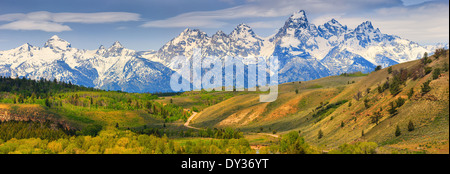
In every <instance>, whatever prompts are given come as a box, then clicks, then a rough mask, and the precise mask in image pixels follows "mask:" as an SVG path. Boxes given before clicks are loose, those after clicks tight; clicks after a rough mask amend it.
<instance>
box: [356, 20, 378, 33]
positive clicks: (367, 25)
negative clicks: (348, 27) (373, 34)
mask: <svg viewBox="0 0 450 174" xmlns="http://www.w3.org/2000/svg"><path fill="white" fill-rule="evenodd" d="M373 30H374V27H373V25H372V22H370V21H365V22H363V23H361V24H359V25H358V26H357V27H356V28H355V31H357V32H364V31H373Z"/></svg>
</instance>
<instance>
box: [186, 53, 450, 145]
mask: <svg viewBox="0 0 450 174" xmlns="http://www.w3.org/2000/svg"><path fill="white" fill-rule="evenodd" d="M448 64H449V58H448V50H447V51H442V50H441V52H440V53H438V54H436V55H434V56H430V57H427V58H426V59H424V58H422V59H420V60H416V61H411V62H406V63H401V64H397V65H393V66H391V67H389V68H384V69H381V70H378V71H374V72H371V73H370V74H367V75H366V74H342V75H339V76H330V77H325V78H320V79H316V80H312V81H306V82H303V81H302V82H289V83H285V84H281V85H279V95H278V98H277V100H276V101H275V102H272V103H260V102H259V101H258V95H257V94H244V95H239V96H235V97H232V98H230V99H227V100H225V101H223V102H220V103H218V104H216V105H213V106H211V107H208V108H205V109H204V110H203V111H202V112H200V113H199V114H198V115H197V116H196V117H195V118H194V119H193V120H192V121H191V126H194V127H217V128H221V127H233V128H239V129H241V130H243V131H244V132H258V133H264V132H265V133H273V132H274V130H275V131H276V132H278V133H277V134H285V133H287V132H289V131H292V130H294V131H298V132H299V133H300V135H301V136H303V137H304V138H305V140H306V141H307V142H309V143H311V144H314V145H316V146H318V147H321V148H323V149H325V150H327V149H333V148H337V147H338V146H340V145H342V144H345V143H355V142H366V141H367V142H376V143H377V144H378V145H380V146H382V148H380V149H379V150H380V151H382V152H383V151H386V152H385V153H390V152H400V151H409V152H411V151H412V152H426V153H448V151H449V144H448V137H449V107H448V104H449V72H448ZM433 76H434V77H433ZM428 80H430V81H429V83H428V84H429V87H430V90H427V88H426V86H427V85H426V83H427V81H428ZM386 82H387V83H386ZM424 86H425V87H424ZM411 90H412V92H411ZM410 125H413V126H410ZM397 127H398V129H399V131H397ZM396 131H397V132H400V133H398V134H399V135H396V133H395V132H396ZM319 132H322V133H323V137H321V138H320V139H319V138H318V134H319Z"/></svg>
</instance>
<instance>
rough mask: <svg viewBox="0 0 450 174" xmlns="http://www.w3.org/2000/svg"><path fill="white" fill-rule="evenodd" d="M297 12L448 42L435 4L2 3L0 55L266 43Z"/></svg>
mask: <svg viewBox="0 0 450 174" xmlns="http://www.w3.org/2000/svg"><path fill="white" fill-rule="evenodd" d="M301 9H302V10H305V11H306V12H307V16H308V20H309V21H310V22H312V23H314V24H316V25H320V24H323V23H325V22H326V21H328V20H330V19H332V18H335V19H337V20H338V21H339V22H340V23H341V24H343V25H347V26H348V27H350V28H354V27H355V26H357V25H358V24H360V23H362V22H364V21H367V20H369V21H372V23H373V25H374V26H375V27H378V28H380V30H381V31H382V32H383V33H386V34H394V35H398V36H401V37H404V38H407V39H410V40H412V41H415V42H418V43H419V44H434V43H448V38H449V17H448V16H449V2H448V1H441V0H439V1H431V0H403V1H401V0H372V1H361V0H315V1H310V0H295V1H294V0H277V1H273V0H189V1H187V0H165V1H161V0H158V1H156V0H122V1H119V0H97V1H95V0H71V1H68V0H58V1H56V0H40V1H36V0H1V1H0V50H6V49H12V48H15V47H17V46H20V45H22V44H24V43H30V44H32V45H35V46H43V44H44V43H45V41H46V40H47V39H48V38H50V37H51V36H52V35H55V34H56V35H58V36H60V37H61V38H63V39H65V40H67V41H69V42H70V43H71V44H72V46H73V47H76V48H81V49H97V48H98V47H99V46H100V45H105V46H106V47H109V46H111V45H112V43H113V42H114V41H120V42H121V43H122V45H124V46H125V47H127V48H130V49H135V50H140V51H143V50H150V49H153V50H157V49H159V48H160V47H161V46H162V45H163V44H165V43H166V42H168V41H170V40H171V39H172V38H174V37H176V36H177V35H178V34H179V33H180V32H182V31H183V30H184V29H185V28H187V27H189V28H198V29H201V30H202V31H205V32H207V33H208V35H212V34H214V33H215V32H216V31H218V30H222V31H224V32H225V33H230V32H231V31H232V30H233V28H234V27H236V26H237V25H238V24H239V23H247V24H248V25H250V26H251V27H252V28H253V29H254V31H255V32H256V33H257V34H258V35H260V36H262V37H266V36H269V35H272V34H274V33H275V32H276V31H277V30H278V29H279V28H280V27H282V25H283V23H284V21H285V20H286V19H287V18H288V17H289V16H290V14H292V13H294V12H295V11H298V10H301Z"/></svg>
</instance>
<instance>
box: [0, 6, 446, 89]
mask: <svg viewBox="0 0 450 174" xmlns="http://www.w3.org/2000/svg"><path fill="white" fill-rule="evenodd" d="M442 47H444V48H446V49H448V43H447V44H437V45H428V46H421V45H419V44H417V43H415V42H413V41H409V40H407V39H404V38H400V37H398V36H394V35H388V34H383V33H382V32H381V31H380V29H378V28H375V27H374V26H373V24H372V23H371V22H370V21H366V22H363V23H361V24H360V25H358V26H357V27H356V28H354V29H350V28H348V27H347V26H345V25H342V24H340V23H339V22H338V21H337V20H335V19H331V20H330V21H328V22H326V23H324V24H322V25H318V26H316V25H314V24H312V23H310V22H309V21H308V18H307V15H306V13H305V11H303V10H300V11H298V12H295V13H294V14H292V15H291V16H290V17H289V18H288V19H287V20H286V21H285V23H284V25H283V26H282V27H281V28H280V29H279V30H278V32H277V33H275V34H274V35H272V36H269V37H266V38H262V37H260V36H258V35H257V34H256V33H255V32H254V31H253V29H252V28H251V27H250V26H248V25H246V24H239V25H238V26H236V28H235V29H233V30H232V31H231V32H230V33H229V34H226V33H225V32H223V31H220V30H219V31H217V32H216V33H215V34H213V35H212V36H208V35H207V34H206V33H205V32H203V31H201V30H199V29H189V28H187V29H185V30H184V31H182V32H181V33H180V34H179V35H178V36H176V37H175V38H173V39H172V40H170V41H169V42H167V43H166V44H165V45H163V46H162V47H161V48H160V49H159V50H157V51H152V50H150V51H135V50H130V49H127V48H125V47H123V46H122V44H121V43H120V42H115V43H113V45H112V46H110V47H109V48H105V47H104V46H103V45H101V46H100V47H99V48H98V49H96V50H82V49H77V48H72V46H71V44H70V43H69V42H67V41H65V40H63V39H61V38H59V37H58V36H56V35H55V36H52V37H51V38H50V39H49V40H48V41H47V42H46V43H45V44H44V46H43V47H36V46H32V45H30V44H24V45H21V46H19V47H17V48H14V49H11V50H5V51H0V75H2V76H13V77H15V76H19V77H22V76H23V77H28V78H33V79H39V78H46V79H54V78H56V79H57V80H62V81H71V82H72V83H75V84H79V85H84V86H92V87H97V88H101V89H108V90H123V91H129V92H161V91H170V87H169V77H170V75H171V74H172V73H173V72H174V70H176V67H178V64H179V63H180V62H183V61H185V60H181V59H180V57H177V56H185V57H186V59H191V58H192V55H193V54H194V49H195V48H201V53H200V54H201V57H202V58H205V57H216V58H218V59H221V60H225V59H224V58H225V57H226V56H235V57H236V56H239V57H242V58H243V59H242V61H243V62H244V64H245V65H246V66H247V65H249V64H252V63H251V62H252V61H251V60H252V59H250V58H252V57H268V56H277V57H278V60H279V65H280V69H279V71H278V73H279V82H280V83H284V82H291V81H298V80H302V81H303V80H312V79H317V78H321V77H325V76H329V75H338V74H341V73H344V72H348V73H349V72H355V71H362V72H370V71H372V70H373V69H374V67H376V66H377V65H381V66H383V67H387V66H391V65H394V64H397V63H402V62H406V61H411V60H416V59H419V58H421V57H422V56H423V54H424V53H425V52H428V53H429V55H431V54H432V53H433V51H434V50H436V49H437V48H442ZM175 58H176V59H175ZM253 63H254V62H253ZM182 73H188V72H182ZM202 73H205V71H202Z"/></svg>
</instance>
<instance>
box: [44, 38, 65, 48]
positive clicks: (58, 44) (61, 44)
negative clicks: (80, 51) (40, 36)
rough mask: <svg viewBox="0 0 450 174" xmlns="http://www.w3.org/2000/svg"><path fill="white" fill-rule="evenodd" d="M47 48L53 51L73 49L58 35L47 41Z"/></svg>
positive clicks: (45, 45)
mask: <svg viewBox="0 0 450 174" xmlns="http://www.w3.org/2000/svg"><path fill="white" fill-rule="evenodd" d="M44 47H45V48H51V49H59V50H67V49H69V48H71V47H72V46H71V44H70V43H69V42H67V41H65V40H64V39H61V38H60V37H58V36H57V35H53V36H52V37H50V39H48V40H47V42H45V44H44Z"/></svg>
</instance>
